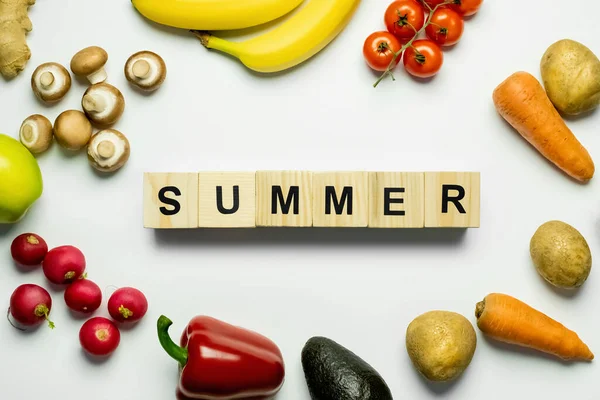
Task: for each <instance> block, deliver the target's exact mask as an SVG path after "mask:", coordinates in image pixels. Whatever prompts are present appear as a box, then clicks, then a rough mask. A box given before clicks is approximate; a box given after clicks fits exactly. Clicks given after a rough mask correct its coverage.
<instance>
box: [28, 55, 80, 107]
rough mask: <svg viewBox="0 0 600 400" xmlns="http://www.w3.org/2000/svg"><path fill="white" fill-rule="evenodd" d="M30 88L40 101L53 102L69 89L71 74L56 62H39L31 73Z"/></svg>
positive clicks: (63, 95)
mask: <svg viewBox="0 0 600 400" xmlns="http://www.w3.org/2000/svg"><path fill="white" fill-rule="evenodd" d="M31 89H33V93H35V95H36V97H37V98H38V99H40V100H41V101H43V102H46V103H55V102H57V101H59V100H61V99H62V98H63V97H65V95H66V94H67V92H68V91H69V89H71V75H70V74H69V71H67V69H66V68H65V67H63V66H62V65H60V64H58V63H55V62H48V63H44V64H41V65H39V66H38V67H37V68H36V69H35V71H33V74H32V75H31Z"/></svg>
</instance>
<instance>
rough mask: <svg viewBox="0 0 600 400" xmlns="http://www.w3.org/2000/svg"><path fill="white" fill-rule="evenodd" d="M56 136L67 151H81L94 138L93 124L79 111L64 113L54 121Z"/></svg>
mask: <svg viewBox="0 0 600 400" xmlns="http://www.w3.org/2000/svg"><path fill="white" fill-rule="evenodd" d="M54 136H55V137H56V141H57V142H58V144H60V145H61V146H62V147H64V148H65V149H68V150H73V151H76V150H81V149H82V148H84V147H85V146H86V145H87V143H88V142H89V140H90V137H91V136H92V124H91V122H90V121H89V120H88V119H87V117H86V116H85V114H84V113H83V112H81V111H79V110H67V111H63V112H62V113H61V114H60V115H59V116H58V117H56V120H55V121H54Z"/></svg>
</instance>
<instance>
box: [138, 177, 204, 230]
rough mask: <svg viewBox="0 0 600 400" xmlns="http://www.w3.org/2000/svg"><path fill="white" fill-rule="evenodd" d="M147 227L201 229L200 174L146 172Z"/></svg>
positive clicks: (145, 202) (145, 221) (145, 210)
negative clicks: (199, 213)
mask: <svg viewBox="0 0 600 400" xmlns="http://www.w3.org/2000/svg"><path fill="white" fill-rule="evenodd" d="M144 228H154V229H181V228H198V174H197V173H145V174H144Z"/></svg>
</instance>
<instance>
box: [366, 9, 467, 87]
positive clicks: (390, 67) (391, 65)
mask: <svg viewBox="0 0 600 400" xmlns="http://www.w3.org/2000/svg"><path fill="white" fill-rule="evenodd" d="M421 3H423V4H424V5H425V6H426V7H427V8H428V9H429V15H428V16H427V21H425V24H424V25H423V27H422V28H421V29H419V30H418V31H416V29H415V31H416V33H415V35H414V36H413V37H412V38H411V39H410V40H409V41H408V42H407V43H406V44H405V45H404V46H402V48H401V49H400V50H398V51H397V52H396V53H394V57H393V58H392V61H390V63H389V64H388V66H387V68H386V69H385V71H383V73H382V74H381V76H380V77H379V79H377V81H376V82H375V83H374V84H373V87H377V85H379V83H380V82H381V81H382V80H383V79H384V78H385V77H386V76H388V75H391V74H392V70H393V69H394V68H395V67H396V60H397V59H398V57H399V56H400V55H401V54H402V53H403V52H404V50H406V49H408V48H409V47H412V44H413V42H414V41H415V40H416V39H417V37H419V35H420V34H421V33H423V32H424V31H425V28H427V27H428V26H429V24H431V19H432V18H433V14H434V13H435V12H436V11H437V9H438V8H440V7H442V6H446V5H449V4H456V0H446V1H445V2H443V3H440V4H438V5H437V6H435V7H434V8H431V6H430V5H429V4H427V2H425V1H424V0H421ZM413 29H414V27H413Z"/></svg>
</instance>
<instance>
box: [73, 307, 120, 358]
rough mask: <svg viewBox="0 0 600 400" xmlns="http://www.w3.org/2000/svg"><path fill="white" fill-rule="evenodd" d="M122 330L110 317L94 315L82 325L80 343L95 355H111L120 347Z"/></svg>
mask: <svg viewBox="0 0 600 400" xmlns="http://www.w3.org/2000/svg"><path fill="white" fill-rule="evenodd" d="M120 342H121V332H120V331H119V328H117V326H116V325H115V323H114V322H112V321H111V320H110V319H108V318H104V317H93V318H90V319H88V320H87V321H85V322H84V323H83V325H81V328H80V329H79V343H80V344H81V347H83V349H84V350H85V351H86V352H87V353H89V354H91V355H93V356H100V357H105V356H109V355H111V354H112V353H114V351H115V350H116V349H117V347H119V343H120Z"/></svg>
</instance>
